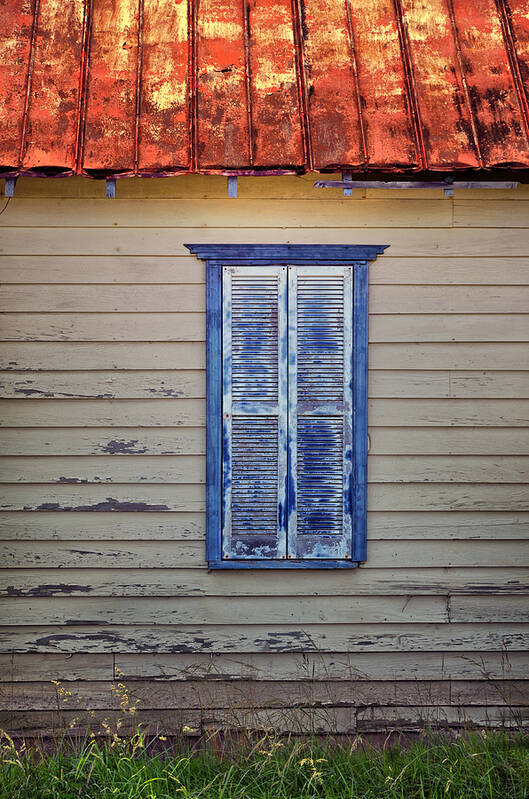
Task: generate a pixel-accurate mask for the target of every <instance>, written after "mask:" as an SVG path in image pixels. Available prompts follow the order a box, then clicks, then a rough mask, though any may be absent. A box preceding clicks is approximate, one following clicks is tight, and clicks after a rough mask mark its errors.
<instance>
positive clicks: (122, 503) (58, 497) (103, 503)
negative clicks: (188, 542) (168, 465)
mask: <svg viewBox="0 0 529 799" xmlns="http://www.w3.org/2000/svg"><path fill="white" fill-rule="evenodd" d="M0 510H43V511H46V510H62V511H74V512H75V511H76V510H77V511H86V510H87V511H92V512H93V511H96V512H105V511H120V510H123V511H134V512H138V511H146V512H148V511H160V510H162V511H163V510H176V511H189V512H196V511H204V510H205V489H204V486H203V485H198V484H182V485H150V486H149V487H148V488H147V487H146V486H141V485H137V486H135V485H130V486H129V485H117V484H114V485H112V487H109V486H107V485H95V484H93V485H92V484H89V485H74V486H71V485H67V484H66V485H56V486H55V487H54V489H53V492H52V493H51V494H50V490H49V488H48V487H47V486H45V485H42V484H40V485H30V484H27V485H10V486H9V488H7V487H6V488H5V490H4V491H3V497H2V500H0Z"/></svg>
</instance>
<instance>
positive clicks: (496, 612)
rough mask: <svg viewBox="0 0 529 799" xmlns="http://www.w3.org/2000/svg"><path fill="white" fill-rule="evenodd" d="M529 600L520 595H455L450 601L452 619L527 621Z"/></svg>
mask: <svg viewBox="0 0 529 799" xmlns="http://www.w3.org/2000/svg"><path fill="white" fill-rule="evenodd" d="M528 618H529V602H528V600H527V599H526V598H524V597H519V596H509V595H508V594H507V595H505V596H496V597H485V596H464V597H463V596H454V597H452V599H451V601H450V619H451V621H454V622H458V621H470V622H475V621H480V622H514V621H521V622H524V621H527V619H528Z"/></svg>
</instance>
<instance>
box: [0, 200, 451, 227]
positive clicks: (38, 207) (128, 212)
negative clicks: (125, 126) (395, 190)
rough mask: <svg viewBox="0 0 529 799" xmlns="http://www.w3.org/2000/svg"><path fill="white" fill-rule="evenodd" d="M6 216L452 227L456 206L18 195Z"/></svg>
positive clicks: (73, 221) (114, 223)
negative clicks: (40, 197)
mask: <svg viewBox="0 0 529 799" xmlns="http://www.w3.org/2000/svg"><path fill="white" fill-rule="evenodd" d="M9 211H10V213H8V214H7V213H6V214H3V215H2V218H1V219H0V227H2V228H9V227H36V228H47V229H50V228H51V229H53V228H97V229H105V228H117V229H118V230H119V229H120V228H138V227H141V228H158V229H159V228H172V229H179V228H190V227H192V228H209V227H217V228H250V229H252V230H253V229H255V228H278V227H279V228H280V227H281V226H282V225H284V224H286V225H287V226H288V227H291V228H303V227H305V226H306V225H307V221H308V219H309V218H310V225H311V227H313V228H319V227H322V228H325V229H329V228H347V227H349V226H350V225H351V222H353V224H354V226H355V227H358V228H366V227H370V228H392V227H397V228H400V227H411V228H436V227H445V228H447V227H451V224H452V209H451V207H450V203H446V202H445V201H444V200H443V199H438V200H431V199H409V200H408V199H406V200H400V201H399V202H393V201H392V200H385V199H369V200H367V199H364V198H362V197H356V198H355V197H353V198H352V200H351V199H350V200H344V198H343V196H342V198H341V199H325V197H322V196H321V193H320V194H316V196H313V198H312V199H310V200H309V201H307V200H287V199H280V198H277V199H275V200H274V202H273V203H270V202H267V201H266V199H254V198H250V197H248V198H246V200H245V202H237V203H233V204H230V203H229V201H227V200H226V198H224V199H219V200H216V199H209V200H207V201H204V200H202V199H194V198H193V197H188V198H185V199H181V200H178V199H171V200H166V199H154V198H152V199H150V200H149V201H148V202H144V203H138V201H137V200H136V199H121V198H120V197H119V196H117V197H116V198H115V201H114V202H113V204H112V208H109V207H108V203H107V201H106V199H105V198H104V197H101V198H100V199H88V198H85V199H82V200H75V199H70V198H69V199H51V198H50V199H49V200H47V202H42V200H41V199H29V198H25V197H18V196H17V202H16V203H15V204H14V205H13V207H12V208H10V209H9Z"/></svg>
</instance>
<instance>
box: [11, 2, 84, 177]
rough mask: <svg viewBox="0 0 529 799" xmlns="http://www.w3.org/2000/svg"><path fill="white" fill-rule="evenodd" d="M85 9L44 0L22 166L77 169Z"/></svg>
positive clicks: (36, 38) (40, 14)
mask: <svg viewBox="0 0 529 799" xmlns="http://www.w3.org/2000/svg"><path fill="white" fill-rule="evenodd" d="M84 22H85V7H84V3H83V0H40V4H39V16H38V28H37V35H36V37H35V42H34V52H33V64H32V75H31V84H30V91H29V95H28V114H27V123H26V125H27V127H26V136H25V140H24V151H23V153H22V164H23V166H24V167H27V168H30V169H34V168H36V167H54V166H56V167H58V168H60V169H66V170H72V171H73V170H75V166H76V145H77V136H78V130H79V120H80V114H79V112H80V103H79V99H80V91H79V89H80V84H81V72H82V55H83V29H84Z"/></svg>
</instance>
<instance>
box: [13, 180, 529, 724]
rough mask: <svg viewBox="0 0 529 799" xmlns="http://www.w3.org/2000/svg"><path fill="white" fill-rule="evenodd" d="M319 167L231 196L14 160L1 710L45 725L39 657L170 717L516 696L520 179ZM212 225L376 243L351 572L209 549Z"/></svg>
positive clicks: (523, 399)
mask: <svg viewBox="0 0 529 799" xmlns="http://www.w3.org/2000/svg"><path fill="white" fill-rule="evenodd" d="M313 179H314V176H305V177H284V178H254V179H251V178H241V179H239V199H237V200H229V199H227V196H226V194H227V192H226V179H225V178H221V177H219V178H201V177H198V176H193V177H181V178H175V179H165V180H162V179H159V180H143V181H140V180H128V181H120V182H118V187H117V197H118V199H116V200H106V199H105V198H104V184H103V183H101V182H90V181H88V180H81V179H67V180H24V179H22V180H19V182H18V183H17V187H16V196H15V198H14V199H13V200H11V202H10V204H9V205H8V207H7V209H6V211H5V212H4V213H3V214H2V215H1V216H0V228H1V231H0V254H1V256H2V257H1V258H0V272H1V279H2V282H3V285H2V309H3V310H4V311H5V313H4V314H3V318H2V322H1V331H2V332H1V334H0V337H1V339H2V343H1V345H0V355H1V364H0V368H1V369H2V370H3V371H2V373H1V381H2V396H3V397H4V399H3V400H2V401H1V404H2V406H3V408H2V412H1V418H2V429H1V430H0V451H1V455H2V458H1V461H2V462H1V469H2V475H1V479H2V480H3V481H4V484H3V486H2V497H3V499H2V501H1V503H0V504H1V505H2V507H1V512H0V521H1V523H2V533H1V538H2V541H1V542H0V551H1V553H2V560H3V563H4V565H5V566H7V567H8V570H6V571H5V572H4V573H3V575H2V576H1V577H0V591H1V592H2V593H3V594H4V598H3V601H2V608H3V614H2V618H3V625H4V626H2V627H1V628H0V649H1V651H2V652H3V653H5V654H2V655H0V669H1V671H2V677H3V679H4V681H5V682H4V684H3V686H2V688H1V689H0V692H1V695H0V705H1V706H2V707H3V708H4V709H5V711H4V712H3V713H0V727H2V726H3V727H7V728H8V729H10V730H11V731H15V730H25V731H26V732H31V731H35V730H43V729H44V730H46V729H49V728H50V727H51V726H52V725H53V724H55V723H57V720H56V715H54V709H55V708H56V697H55V687H54V686H53V685H51V684H50V683H49V680H51V679H60V680H76V681H78V682H75V683H73V684H72V685H71V686H70V690H72V692H73V694H74V699H73V700H72V702H74V705H75V710H73V709H69V710H68V708H69V707H70V706H69V705H67V706H65V707H67V710H66V711H65V718H66V720H67V721H68V720H71V719H72V718H73V717H74V716H75V717H77V716H80V718H81V721H83V720H90V718H89V714H88V715H87V712H85V711H82V708H86V707H91V708H94V710H95V712H96V715H97V714H100V713H104V715H106V716H109V711H108V708H109V706H111V702H112V700H111V698H110V692H109V690H108V682H109V680H110V679H111V678H112V675H113V669H114V668H115V667H117V668H118V669H120V670H121V671H122V672H124V674H125V675H126V677H127V678H128V679H130V680H132V683H131V685H132V688H133V693H134V695H135V696H137V697H139V698H140V699H141V705H140V708H141V711H140V712H139V713H138V718H141V719H142V720H144V721H149V720H159V721H161V723H162V725H163V726H164V727H165V728H166V729H167V730H169V731H170V730H172V729H175V728H178V727H179V726H181V724H183V723H187V724H189V725H190V726H193V727H194V728H198V727H199V726H200V725H202V726H208V725H213V726H215V725H216V724H218V723H222V722H223V721H228V722H231V723H237V722H241V720H243V721H244V722H245V723H266V724H268V723H274V724H277V725H278V726H279V727H281V728H283V729H292V728H293V729H296V728H298V726H299V725H302V726H307V724H309V722H310V724H314V725H315V726H316V728H318V727H323V728H332V729H336V730H342V731H347V730H351V729H361V730H364V731H365V730H376V729H379V728H380V727H381V726H382V727H386V726H387V725H393V724H397V725H398V726H399V725H400V726H404V727H410V726H414V725H415V724H418V723H421V722H422V721H424V720H427V721H429V722H433V721H435V720H440V721H449V722H453V723H460V722H461V721H464V720H474V721H476V722H479V723H494V722H497V721H498V720H500V719H501V718H502V717H503V716H505V713H506V711H505V708H504V707H503V706H504V705H505V703H506V702H507V704H508V705H511V706H514V707H515V710H516V713H515V720H516V719H518V718H521V717H523V716H524V714H525V717H527V704H528V701H527V700H528V697H529V680H528V678H529V670H528V665H529V655H528V654H527V646H528V643H529V633H528V628H527V624H526V622H527V612H528V601H527V597H528V594H529V557H528V555H529V548H528V545H527V544H528V542H527V538H529V492H528V490H527V485H526V484H527V478H528V465H529V457H528V453H529V381H528V380H527V375H528V372H527V370H528V369H529V348H528V345H527V341H528V339H529V230H528V228H529V214H528V211H529V187H521V188H518V189H517V190H516V191H487V192H484V191H483V192H476V191H468V192H459V193H458V192H456V194H455V197H454V198H453V199H446V198H444V197H443V196H442V193H441V192H437V191H416V192H411V191H402V192H389V191H367V192H356V193H355V196H354V197H353V198H352V199H351V198H348V199H345V198H344V197H343V196H342V195H341V193H340V192H339V191H337V190H328V191H327V190H316V189H313V188H312V182H313ZM0 207H1V206H0ZM204 241H207V242H241V243H244V242H262V243H266V242H297V243H302V242H303V243H307V242H311V243H325V242H329V243H351V244H361V243H369V244H389V245H390V247H389V249H388V250H387V251H386V252H387V254H386V255H384V257H382V258H380V259H379V260H378V261H377V262H376V263H375V264H374V265H372V267H371V272H370V283H371V289H370V291H371V299H370V313H371V316H370V340H371V345H370V367H371V372H370V390H369V393H370V411H369V412H370V417H369V421H370V438H371V449H370V458H369V475H370V486H369V532H368V537H369V543H368V560H367V562H366V563H365V565H363V566H362V567H361V568H360V569H358V570H357V571H355V572H353V573H348V572H336V573H333V572H314V573H310V574H309V573H306V572H303V573H290V574H289V575H288V579H285V577H284V576H283V575H282V574H280V573H277V574H275V573H274V572H267V573H263V572H260V573H258V574H250V573H248V572H241V573H233V572H230V573H212V574H209V573H208V572H207V569H206V565H205V562H204V498H205V492H204V479H205V470H204V464H205V458H204V451H205V450H204V446H205V435H204V421H205V407H204V396H205V394H204V391H205V379H204V378H205V374H204V338H205V314H204V310H205V308H204V268H203V264H202V263H201V262H200V261H198V260H196V259H195V258H194V257H190V256H189V254H188V253H187V250H186V249H185V248H184V246H183V244H184V243H185V242H204ZM65 509H75V511H76V512H75V513H64V512H63V510H65ZM94 510H96V511H97V510H100V512H92V511H94ZM143 510H144V511H145V512H138V511H143ZM104 511H107V512H104ZM147 511H148V512H147ZM11 652H14V653H16V654H13V655H12V654H9V653H11ZM205 675H207V676H209V677H210V678H211V677H212V676H213V675H217V677H218V681H216V682H213V683H212V681H211V679H209V680H204V676H205ZM138 677H141V678H142V680H141V681H137V678H138ZM256 678H257V681H256ZM77 695H79V696H80V697H81V699H80V701H79V702H76V701H74V700H75V697H76V696H77ZM314 702H316V704H318V703H319V704H320V705H323V706H324V707H319V708H318V707H316V709H314V707H313V708H312V709H311V710H308V709H307V707H308V706H309V705H311V703H314ZM294 705H297V706H299V705H301V708H300V707H293V706H294ZM244 707H250V708H253V709H252V711H251V712H250V711H248V713H245V712H243V711H242V710H241V708H244ZM79 708H81V712H79V710H78V709H79ZM227 708H231V710H227ZM255 708H259V710H256V709H255ZM272 708H276V709H274V710H271V709H272ZM277 708H278V709H277ZM114 712H115V711H114ZM83 713H84V715H83ZM110 716H112V712H110ZM92 723H95V722H92Z"/></svg>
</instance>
